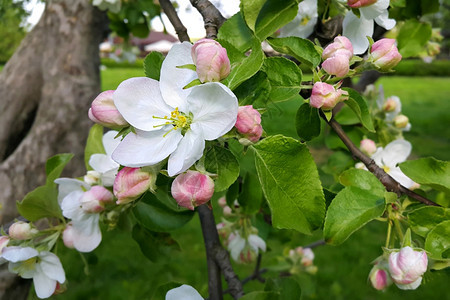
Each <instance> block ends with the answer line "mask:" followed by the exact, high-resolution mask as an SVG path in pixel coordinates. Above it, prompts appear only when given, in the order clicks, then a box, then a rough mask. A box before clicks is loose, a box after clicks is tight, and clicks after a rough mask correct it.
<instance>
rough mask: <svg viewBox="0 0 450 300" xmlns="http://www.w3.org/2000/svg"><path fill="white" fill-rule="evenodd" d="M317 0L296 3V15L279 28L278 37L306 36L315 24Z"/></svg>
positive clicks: (311, 31)
mask: <svg viewBox="0 0 450 300" xmlns="http://www.w3.org/2000/svg"><path fill="white" fill-rule="evenodd" d="M317 17H318V13H317V0H304V1H302V2H300V4H299V5H298V13H297V16H296V17H295V18H294V20H292V21H291V22H289V23H288V24H286V25H285V26H283V27H282V28H281V29H280V35H279V37H287V36H298V37H301V38H307V37H308V36H310V35H311V33H313V31H314V27H315V26H316V24H317Z"/></svg>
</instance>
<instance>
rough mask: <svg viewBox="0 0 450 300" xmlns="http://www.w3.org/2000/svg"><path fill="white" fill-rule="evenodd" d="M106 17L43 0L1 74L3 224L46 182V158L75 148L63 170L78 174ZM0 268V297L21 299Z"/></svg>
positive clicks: (85, 2) (78, 4)
mask: <svg viewBox="0 0 450 300" xmlns="http://www.w3.org/2000/svg"><path fill="white" fill-rule="evenodd" d="M106 22H107V19H106V16H105V14H104V13H103V12H101V11H99V10H98V9H96V8H94V7H92V5H91V3H90V1H89V0H60V1H49V2H47V7H46V9H45V11H44V14H43V16H42V18H41V20H40V21H39V23H38V24H37V25H36V26H35V28H34V29H33V30H32V31H31V32H30V33H29V34H28V36H27V37H26V38H25V39H24V41H23V42H22V44H21V45H20V47H19V48H18V50H17V51H16V52H15V54H14V56H13V57H12V58H11V59H10V60H9V61H8V63H7V64H6V65H5V68H4V69H3V71H2V72H1V73H0V95H1V97H0V186H1V187H2V189H0V204H1V205H2V210H1V213H0V223H1V224H5V223H7V222H9V221H11V220H12V219H13V218H14V217H16V216H17V211H16V201H17V200H20V199H22V198H23V197H24V195H25V194H26V193H28V192H30V191H31V190H33V189H34V188H36V187H37V186H39V185H42V184H43V183H44V182H45V162H46V160H47V158H49V157H51V156H53V155H55V154H57V153H67V152H71V153H74V154H75V157H74V159H73V161H72V162H71V163H70V164H69V165H68V166H67V169H66V174H68V175H69V176H72V177H75V176H81V175H83V170H84V162H83V152H84V147H83V145H84V142H85V140H86V137H87V134H88V130H89V127H90V126H91V125H92V123H91V122H90V121H89V119H88V118H87V111H88V108H89V105H90V102H91V101H92V99H94V98H95V96H96V95H97V94H98V93H99V92H100V73H99V65H100V59H99V52H98V44H99V43H100V42H101V40H102V37H103V35H104V33H105V30H104V29H105V24H106ZM3 268H4V267H3ZM4 275H8V276H9V275H10V273H8V272H0V282H1V283H2V284H1V285H0V298H2V299H5V297H10V296H11V295H14V299H23V298H25V297H26V294H27V293H22V296H19V295H18V294H14V293H12V290H13V289H14V287H16V289H17V288H20V286H21V285H15V282H17V281H14V280H10V279H8V278H5V276H4ZM27 282H28V281H27ZM22 289H23V288H22ZM8 295H9V296H8ZM9 299H12V298H9Z"/></svg>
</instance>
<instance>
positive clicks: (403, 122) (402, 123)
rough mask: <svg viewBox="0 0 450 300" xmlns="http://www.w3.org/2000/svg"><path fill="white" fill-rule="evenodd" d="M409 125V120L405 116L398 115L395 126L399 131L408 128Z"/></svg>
mask: <svg viewBox="0 0 450 300" xmlns="http://www.w3.org/2000/svg"><path fill="white" fill-rule="evenodd" d="M408 123H409V119H408V117H407V116H405V115H398V116H396V117H395V118H394V126H395V127H397V128H399V129H403V128H406V126H408Z"/></svg>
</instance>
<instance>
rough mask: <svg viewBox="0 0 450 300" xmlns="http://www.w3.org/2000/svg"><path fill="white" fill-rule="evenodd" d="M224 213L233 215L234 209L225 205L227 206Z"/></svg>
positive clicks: (228, 215)
mask: <svg viewBox="0 0 450 300" xmlns="http://www.w3.org/2000/svg"><path fill="white" fill-rule="evenodd" d="M223 215H224V216H225V217H230V216H231V215H233V210H232V209H231V207H229V206H225V207H224V208H223Z"/></svg>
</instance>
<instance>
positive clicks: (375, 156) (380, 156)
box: [371, 147, 383, 166]
mask: <svg viewBox="0 0 450 300" xmlns="http://www.w3.org/2000/svg"><path fill="white" fill-rule="evenodd" d="M371 158H372V159H373V160H374V161H375V163H376V164H377V165H378V166H383V162H382V160H383V148H382V147H378V148H377V151H375V153H374V154H372V156H371Z"/></svg>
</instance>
